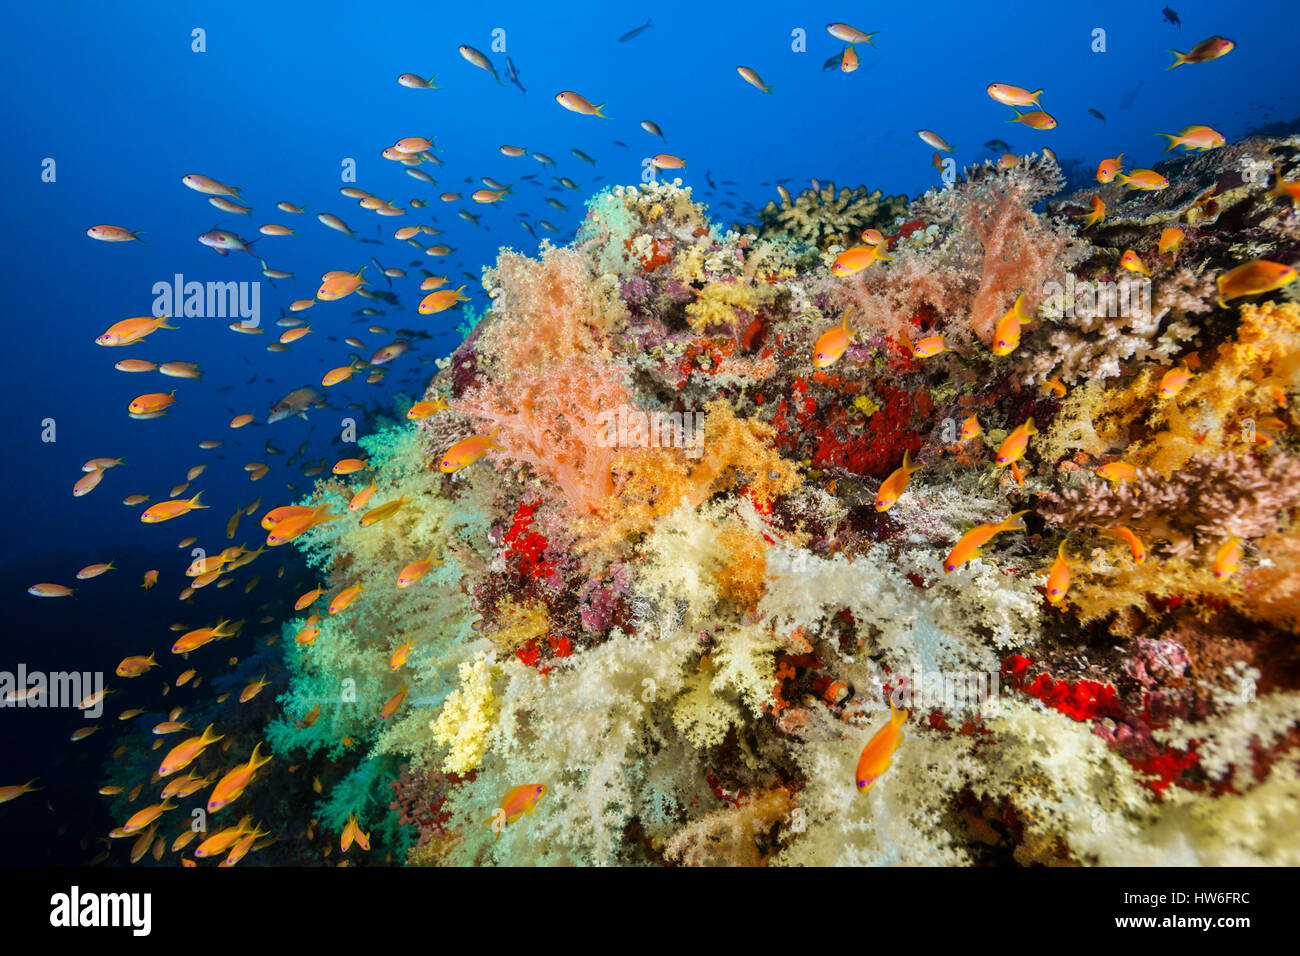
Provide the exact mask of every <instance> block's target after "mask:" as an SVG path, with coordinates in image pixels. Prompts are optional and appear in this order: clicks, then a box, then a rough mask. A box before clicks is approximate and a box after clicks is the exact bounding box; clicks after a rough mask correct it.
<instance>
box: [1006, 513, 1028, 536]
mask: <svg viewBox="0 0 1300 956" xmlns="http://www.w3.org/2000/svg"><path fill="white" fill-rule="evenodd" d="M1027 514H1029V509H1028V508H1026V509H1025V510H1024V511H1017V512H1015V513H1014V514H1011V515H1009V516H1008V517H1007V519H1006V520H1005V521H1003V522H1002V525H1001V529H1000V530H1002V531H1024V530H1025V521H1024V518H1022V517H1021V515H1027Z"/></svg>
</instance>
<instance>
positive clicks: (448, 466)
mask: <svg viewBox="0 0 1300 956" xmlns="http://www.w3.org/2000/svg"><path fill="white" fill-rule="evenodd" d="M498 431H499V429H496V428H494V429H492V431H491V432H490V433H489V434H487V435H475V436H474V437H472V438H466V439H465V440H464V441H460V442H457V443H456V444H454V445H452V446H451V448H449V449H447V451H446V453H445V454H444V455H443V456H442V461H441V462H440V463H439V465H438V468H439V470H440V471H441V472H442V473H443V474H451V473H452V472H454V471H460V470H461V469H462V468H467V467H468V466H470V465H472V464H474V462H476V461H478V460H479V459H480V458H482V457H483V456H484V455H486V454H487V453H488V452H489V451H491V450H492V449H496V450H497V451H505V450H506V449H505V448H503V447H502V446H500V445H498V444H497V443H496V441H495V438H496V433H497V432H498Z"/></svg>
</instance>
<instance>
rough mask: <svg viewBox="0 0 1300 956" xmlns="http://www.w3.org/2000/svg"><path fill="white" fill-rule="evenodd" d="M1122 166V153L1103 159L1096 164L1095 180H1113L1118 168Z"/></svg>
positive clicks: (1104, 181) (1107, 181)
mask: <svg viewBox="0 0 1300 956" xmlns="http://www.w3.org/2000/svg"><path fill="white" fill-rule="evenodd" d="M1123 168H1124V154H1123V153H1120V154H1119V155H1118V156H1115V157H1113V158H1111V159H1103V160H1102V161H1101V162H1100V163H1099V164H1098V165H1097V182H1099V183H1109V182H1113V181H1114V180H1115V177H1116V176H1117V175H1118V174H1119V172H1120V170H1121V169H1123Z"/></svg>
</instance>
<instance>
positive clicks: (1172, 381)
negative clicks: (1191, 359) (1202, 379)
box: [1158, 365, 1192, 398]
mask: <svg viewBox="0 0 1300 956" xmlns="http://www.w3.org/2000/svg"><path fill="white" fill-rule="evenodd" d="M1191 377H1192V373H1191V371H1190V370H1189V369H1188V368H1187V366H1185V365H1182V366H1179V367H1178V368H1171V369H1170V370H1169V371H1167V372H1165V374H1164V375H1163V376H1161V378H1160V388H1159V389H1158V391H1159V393H1160V397H1161V398H1173V397H1174V396H1175V395H1177V394H1178V393H1179V392H1181V391H1182V390H1183V388H1184V387H1186V385H1187V383H1188V381H1189V380H1190V379H1191Z"/></svg>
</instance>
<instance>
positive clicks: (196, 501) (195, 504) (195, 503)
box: [189, 491, 207, 508]
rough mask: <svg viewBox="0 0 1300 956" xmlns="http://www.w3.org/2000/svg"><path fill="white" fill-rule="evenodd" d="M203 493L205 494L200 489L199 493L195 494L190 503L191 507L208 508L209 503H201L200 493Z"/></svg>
mask: <svg viewBox="0 0 1300 956" xmlns="http://www.w3.org/2000/svg"><path fill="white" fill-rule="evenodd" d="M201 494H203V492H201V491H200V492H199V494H198V495H195V496H194V497H193V498H191V499H190V502H189V503H190V507H191V508H206V507H207V505H201V504H199V495H201Z"/></svg>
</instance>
